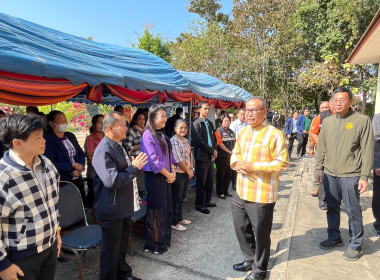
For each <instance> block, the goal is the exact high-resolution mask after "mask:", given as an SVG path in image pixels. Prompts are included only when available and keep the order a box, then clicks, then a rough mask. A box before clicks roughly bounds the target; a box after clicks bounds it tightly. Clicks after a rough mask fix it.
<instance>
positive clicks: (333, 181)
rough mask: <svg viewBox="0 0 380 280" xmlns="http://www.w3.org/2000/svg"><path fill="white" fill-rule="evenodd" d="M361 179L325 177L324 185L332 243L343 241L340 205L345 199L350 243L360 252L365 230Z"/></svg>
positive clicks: (328, 232)
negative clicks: (361, 202)
mask: <svg viewBox="0 0 380 280" xmlns="http://www.w3.org/2000/svg"><path fill="white" fill-rule="evenodd" d="M358 184H359V177H351V178H350V177H348V178H343V177H333V176H330V175H327V174H324V175H323V185H324V187H325V192H326V205H327V212H326V216H327V225H328V227H327V234H328V238H329V239H330V240H332V241H337V240H340V239H341V236H340V230H339V228H340V204H341V201H342V198H343V202H344V206H345V207H346V212H347V216H348V227H349V235H350V243H349V244H348V246H349V247H351V248H352V249H354V250H360V249H361V248H362V245H363V238H364V229H363V217H362V209H361V207H360V203H359V190H358Z"/></svg>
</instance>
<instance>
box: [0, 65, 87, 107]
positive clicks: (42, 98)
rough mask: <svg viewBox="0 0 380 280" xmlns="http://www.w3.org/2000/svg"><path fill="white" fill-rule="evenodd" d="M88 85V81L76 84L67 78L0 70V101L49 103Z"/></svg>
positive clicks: (30, 103) (35, 103)
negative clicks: (44, 76)
mask: <svg viewBox="0 0 380 280" xmlns="http://www.w3.org/2000/svg"><path fill="white" fill-rule="evenodd" d="M86 87H88V84H87V83H83V84H81V85H79V86H74V85H73V84H72V83H71V82H70V81H68V80H65V79H49V78H43V77H37V76H30V75H22V74H14V73H9V72H4V71H0V101H1V102H4V103H7V104H13V105H28V106H37V105H49V104H54V103H58V102H61V101H65V100H67V99H69V98H72V97H74V96H75V95H77V94H78V93H80V92H81V91H82V90H84V89H85V88H86Z"/></svg>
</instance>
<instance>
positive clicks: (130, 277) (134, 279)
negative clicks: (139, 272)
mask: <svg viewBox="0 0 380 280" xmlns="http://www.w3.org/2000/svg"><path fill="white" fill-rule="evenodd" d="M123 279H124V280H141V278H137V277H135V276H128V277H126V278H123Z"/></svg>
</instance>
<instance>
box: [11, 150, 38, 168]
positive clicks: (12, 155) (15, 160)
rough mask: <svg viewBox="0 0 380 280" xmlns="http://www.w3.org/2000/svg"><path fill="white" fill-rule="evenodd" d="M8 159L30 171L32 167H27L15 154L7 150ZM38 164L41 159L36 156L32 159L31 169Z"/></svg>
mask: <svg viewBox="0 0 380 280" xmlns="http://www.w3.org/2000/svg"><path fill="white" fill-rule="evenodd" d="M9 158H10V159H11V160H13V161H14V162H16V163H17V164H19V165H21V166H24V167H27V168H28V169H30V170H32V166H28V165H27V164H26V163H25V162H24V161H23V160H22V159H21V158H20V157H19V156H18V155H16V153H15V152H14V151H13V150H12V149H10V150H9ZM40 164H41V159H40V158H39V157H38V156H35V157H34V158H33V169H34V168H35V167H36V166H38V165H40Z"/></svg>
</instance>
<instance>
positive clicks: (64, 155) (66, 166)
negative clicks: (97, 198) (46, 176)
mask: <svg viewBox="0 0 380 280" xmlns="http://www.w3.org/2000/svg"><path fill="white" fill-rule="evenodd" d="M47 123H48V127H47V132H46V133H45V135H44V137H45V140H46V149H45V156H46V157H48V158H49V159H50V160H51V161H52V162H53V164H54V165H55V167H56V168H57V170H58V172H59V174H60V176H61V178H60V180H61V181H68V182H72V183H73V184H74V185H75V186H77V188H78V189H79V191H80V193H81V196H82V200H83V202H84V201H85V192H84V184H83V179H82V175H81V174H82V172H83V170H84V162H85V155H84V152H83V150H82V149H81V147H80V146H79V144H78V140H77V138H76V137H75V135H74V134H72V133H71V132H67V131H66V130H67V119H66V116H65V114H64V113H62V112H61V111H57V110H53V111H51V112H50V113H49V114H48V115H47Z"/></svg>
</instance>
